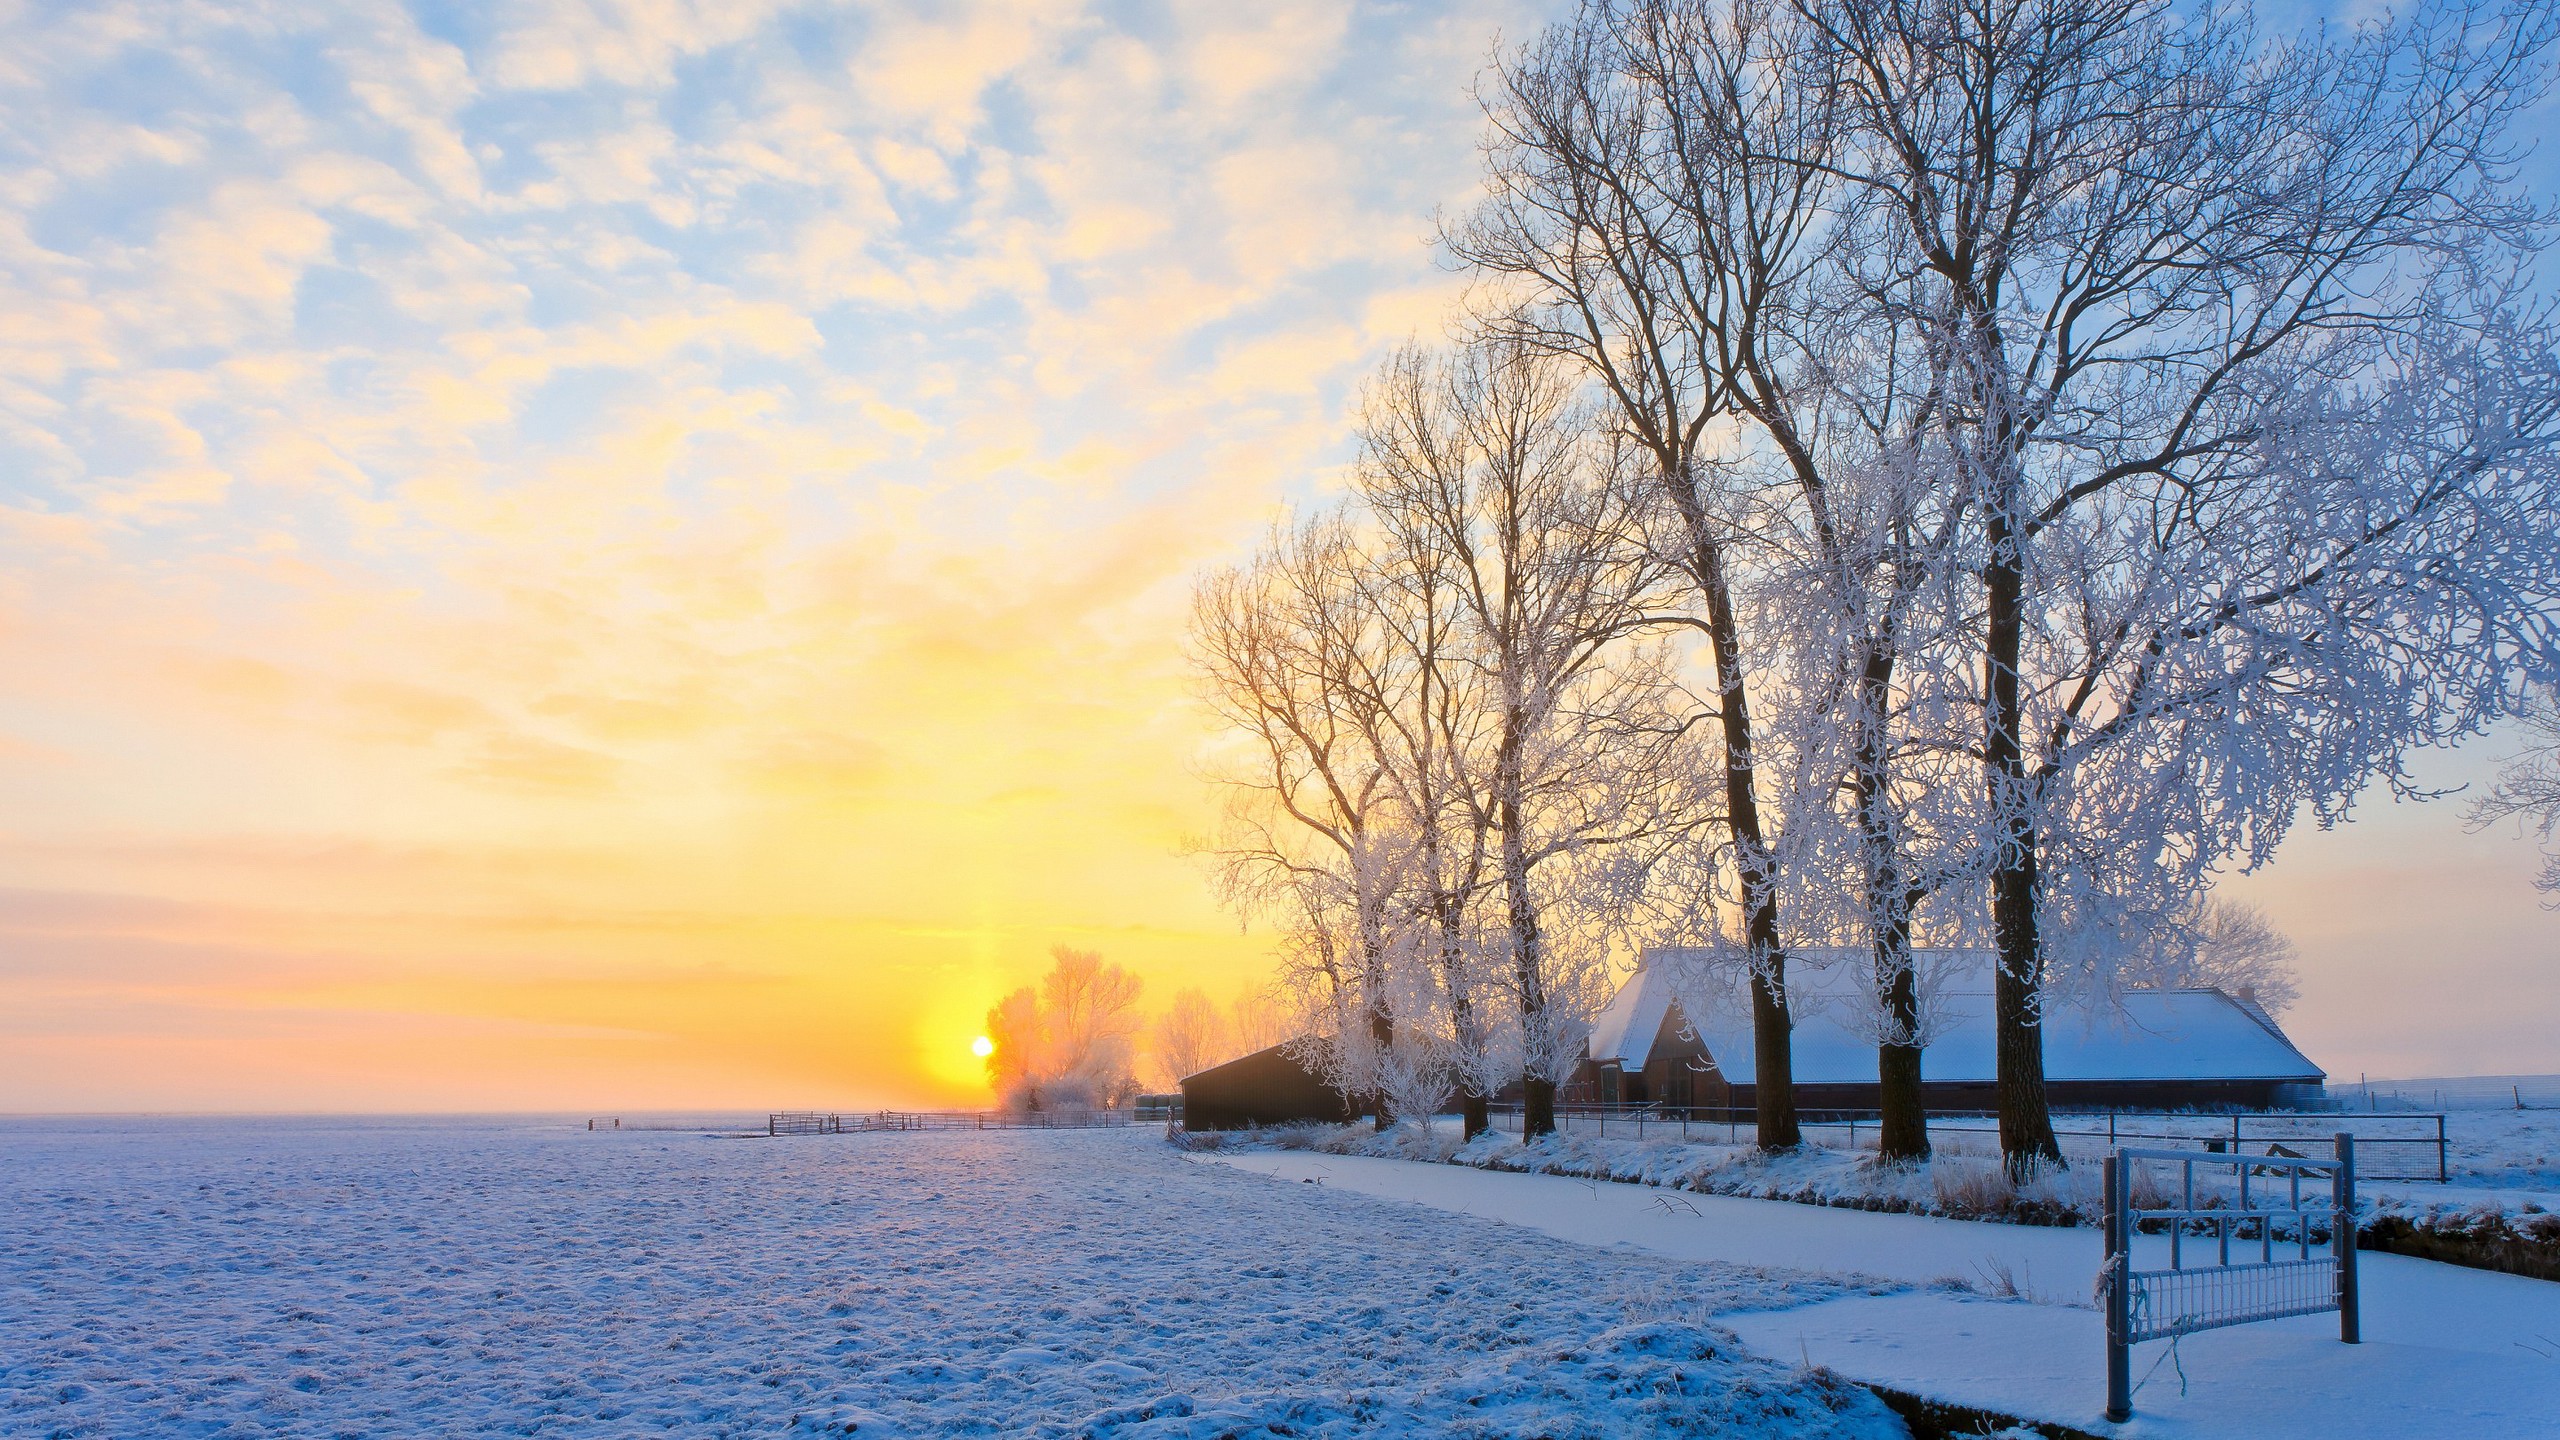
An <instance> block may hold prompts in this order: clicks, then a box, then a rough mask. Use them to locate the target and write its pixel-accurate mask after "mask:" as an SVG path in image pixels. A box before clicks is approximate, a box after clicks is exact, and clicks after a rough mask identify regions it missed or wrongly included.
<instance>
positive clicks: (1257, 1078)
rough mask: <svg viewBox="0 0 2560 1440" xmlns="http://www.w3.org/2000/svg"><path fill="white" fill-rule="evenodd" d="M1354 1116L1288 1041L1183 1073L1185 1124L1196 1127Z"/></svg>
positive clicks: (1225, 1127)
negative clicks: (1296, 1055) (1293, 1053)
mask: <svg viewBox="0 0 2560 1440" xmlns="http://www.w3.org/2000/svg"><path fill="white" fill-rule="evenodd" d="M1350 1118H1352V1114H1351V1107H1350V1106H1349V1105H1348V1104H1346V1103H1344V1101H1343V1098H1342V1093H1341V1092H1340V1091H1338V1090H1335V1089H1333V1088H1332V1087H1330V1086H1328V1085H1326V1084H1325V1083H1324V1081H1322V1080H1320V1079H1318V1078H1316V1075H1315V1074H1314V1072H1312V1071H1310V1070H1308V1069H1307V1068H1306V1067H1305V1066H1303V1065H1301V1064H1299V1063H1298V1062H1297V1061H1296V1060H1295V1059H1293V1058H1292V1057H1291V1056H1290V1055H1289V1053H1288V1047H1286V1046H1285V1045H1274V1046H1272V1047H1271V1048H1270V1049H1268V1050H1256V1051H1254V1052H1253V1053H1252V1054H1250V1055H1246V1056H1243V1057H1241V1058H1239V1059H1235V1060H1230V1061H1228V1062H1227V1063H1225V1064H1224V1065H1212V1066H1210V1067H1209V1068H1208V1069H1206V1070H1202V1071H1200V1072H1198V1073H1197V1074H1193V1075H1186V1076H1184V1077H1182V1123H1183V1126H1184V1128H1186V1129H1191V1130H1240V1129H1243V1128H1244V1127H1245V1126H1248V1125H1285V1124H1288V1123H1290V1122H1291V1121H1296V1120H1333V1121H1342V1120H1349V1119H1350Z"/></svg>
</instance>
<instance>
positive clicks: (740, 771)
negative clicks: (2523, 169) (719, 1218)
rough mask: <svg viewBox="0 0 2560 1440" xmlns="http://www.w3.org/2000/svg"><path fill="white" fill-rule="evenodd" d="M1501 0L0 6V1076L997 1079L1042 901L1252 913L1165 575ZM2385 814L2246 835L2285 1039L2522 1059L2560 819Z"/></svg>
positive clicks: (687, 1085)
mask: <svg viewBox="0 0 2560 1440" xmlns="http://www.w3.org/2000/svg"><path fill="white" fill-rule="evenodd" d="M1540 8H1541V7H1539V6H1538V5H1535V4H1532V3H1529V0H1520V3H1515V4H1508V5H1505V4H1491V5H1487V4H1451V5H1446V6H1430V5H1419V4H1413V5H1344V4H1331V3H1304V4H1292V3H1278V0H1275V3H1257V4H1254V5H1249V6H1229V5H1209V4H1181V5H1147V4H1090V5H1080V4H1074V3H1065V0H1060V3H1044V4H1006V3H965V0H935V3H932V4H880V5H851V6H827V5H806V4H771V3H746V0H718V3H714V0H704V3H698V4H697V3H684V0H574V3H572V0H562V3H552V0H519V3H506V4H495V3H493V4H487V5H466V6H457V7H415V8H413V7H405V6H399V5H391V4H372V3H358V0H349V3H331V4H310V5H293V4H260V3H254V0H241V3H237V4H228V5H212V4H187V3H173V4H140V3H121V0H102V3H83V4H78V5H60V6H50V7H47V6H15V7H0V292H5V293H4V294H0V300H4V301H5V303H0V1110H63V1109H103V1110H125V1109H214V1110H460V1109H542V1110H581V1109H651V1108H659V1109H663V1108H691V1107H706V1108H709V1107H740V1108H747V1109H756V1108H783V1107H796V1106H802V1105H827V1106H855V1105H872V1104H882V1105H887V1104H901V1105H903V1104H971V1103H979V1102H982V1101H983V1100H984V1099H985V1094H986V1092H985V1089H984V1086H983V1083H982V1078H981V1075H980V1070H979V1065H978V1061H977V1060H976V1059H975V1057H973V1056H972V1055H971V1054H970V1053H969V1048H968V1047H969V1042H970V1041H971V1039H972V1038H974V1037H975V1036H976V1034H977V1032H978V1029H979V1021H980V1017H981V1016H983V1014H984V1012H985V1010H986V1008H987V1007H988V1005H989V1004H991V1003H992V1002H993V1001H994V1000H995V999H996V998H997V997H998V996H999V995H1001V994H1002V993H1003V992H1004V991H1005V990H1008V989H1010V988H1012V987H1013V986H1015V985H1018V984H1022V983H1025V982H1027V981H1029V980H1031V979H1033V978H1034V977H1035V976H1036V975H1037V973H1038V972H1039V971H1040V970H1041V969H1042V968H1044V966H1045V957H1046V952H1047V951H1048V949H1049V948H1050V947H1051V946H1052V945H1054V944H1061V943H1064V944H1073V945H1077V946H1081V947H1086V948H1092V949H1097V950H1100V951H1102V952H1103V953H1104V954H1105V955H1106V956H1107V957H1108V958H1111V959H1113V960H1115V961H1118V962H1120V963H1122V964H1125V965H1127V966H1129V967H1130V968H1132V969H1133V970H1135V971H1137V972H1138V973H1139V974H1140V975H1141V976H1142V977H1144V979H1145V981H1146V984H1147V986H1148V987H1149V996H1150V999H1151V1000H1152V1001H1154V1002H1158V1003H1160V1002H1162V1001H1163V1000H1164V999H1166V998H1167V997H1168V996H1169V995H1170V994H1171V992H1172V991H1173V990H1175V989H1177V988H1180V987H1183V986H1187V985H1198V986H1200V987H1202V988H1204V989H1206V990H1208V991H1209V992H1210V993H1211V994H1212V995H1213V996H1217V997H1219V998H1222V999H1223V998H1226V997H1229V996H1233V995H1236V994H1239V993H1241V992H1243V991H1244V990H1246V989H1247V988H1249V987H1251V986H1253V985H1254V984H1256V983H1258V981H1259V979H1260V978H1261V973H1262V967H1263V961H1262V958H1261V957H1262V956H1263V954H1264V951H1265V948H1266V946H1267V944H1268V937H1267V936H1266V935H1263V934H1261V933H1259V932H1255V933H1246V932H1244V931H1242V930H1241V929H1240V927H1239V926H1238V925H1237V924H1236V923H1235V921H1234V920H1233V918H1232V917H1230V916H1228V915H1226V914H1224V913H1222V912H1221V911H1220V910H1219V909H1218V908H1217V906H1216V905H1215V903H1214V902H1213V900H1212V897H1211V895H1210V893H1209V890H1208V887H1207V885H1206V883H1205V877H1204V874H1203V872H1202V870H1201V868H1200V867H1199V865H1198V864H1197V863H1196V862H1195V861H1194V860H1192V859H1189V858H1186V856H1185V855H1184V853H1183V846H1184V841H1185V839H1186V837H1188V836H1191V835H1194V834H1197V833H1199V832H1200V831H1202V830H1203V829H1205V828H1206V827H1207V826H1208V825H1209V824H1210V822H1211V819H1212V814H1213V806H1214V801H1213V798H1212V796H1211V795H1210V794H1209V792H1208V790H1207V788H1206V787H1205V786H1204V785H1203V783H1202V782H1201V780H1200V779H1199V778H1198V771H1197V766H1196V764H1195V758H1196V756H1197V755H1198V754H1199V752H1200V750H1201V747H1202V745H1203V744H1204V742H1205V740H1206V738H1207V735H1208V730H1207V728H1206V727H1207V725H1208V720H1207V717H1206V716H1205V714H1203V713H1202V711H1201V710H1200V709H1199V707H1198V706H1197V705H1196V704H1195V703H1194V702H1193V700H1192V699H1191V697H1190V695H1189V692H1188V688H1187V682H1186V680H1185V677H1184V671H1183V666H1182V660H1181V654H1180V635H1181V616H1182V610H1183V605H1184V601H1185V597H1186V594H1187V590H1188V586H1189V582H1190V577H1191V576H1192V575H1193V574H1194V573H1195V572H1197V571H1198V570H1199V569H1200V567H1202V566H1204V565H1207V564H1212V563H1216V562H1220V561H1224V560H1229V559H1232V558H1235V557H1237V556H1239V555H1240V554H1241V553H1243V551H1244V550H1246V549H1247V548H1248V547H1249V546H1250V544H1251V543H1252V541H1253V540H1254V538H1255V537H1256V534H1257V532H1258V531H1259V530H1260V529H1261V528H1262V527H1263V526H1264V525H1266V524H1267V523H1268V522H1269V520H1270V519H1271V517H1272V516H1273V515H1274V514H1275V513H1277V511H1278V510H1279V508H1280V507H1281V506H1283V505H1285V504H1287V503H1289V502H1291V501H1293V500H1302V499H1304V498H1306V497H1308V496H1311V495H1316V494H1321V493H1324V492H1325V491H1326V490H1328V489H1329V488H1330V487H1331V486H1332V485H1333V484H1335V483H1336V477H1337V476H1338V473H1339V470H1340V467H1341V465H1342V464H1343V462H1344V461H1345V459H1346V458H1347V455H1348V451H1349V432H1348V424H1347V410H1348V406H1349V402H1350V399H1351V396H1352V395H1353V393H1354V391H1355V388H1356V386H1357V384H1358V381H1359V379H1360V377H1361V375H1362V374H1363V373H1364V372H1365V371H1366V370H1367V369H1369V368H1370V367H1371V366H1373V365H1374V364H1375V363H1376V362H1377V361H1378V359H1379V358H1381V357H1382V356H1383V354H1384V353H1385V352H1386V351H1387V350H1388V349H1389V348H1390V347H1392V346H1393V345H1395V344H1396V343H1398V342H1399V341H1401V340H1403V339H1405V338H1407V337H1409V336H1413V335H1417V334H1422V335H1428V334H1430V333H1433V332H1434V331H1435V330H1436V329H1437V327H1438V326H1439V324H1440V321H1441V317H1442V316H1444V315H1445V314H1446V313H1447V312H1448V309H1449V307H1450V305H1451V303H1452V302H1453V300H1454V299H1455V297H1456V295H1457V293H1458V290H1459V287H1460V283H1461V282H1460V280H1459V278H1458V277H1457V276H1455V275H1453V274H1452V273H1451V272H1450V271H1449V270H1448V269H1447V268H1446V267H1445V266H1443V265H1442V264H1441V263H1440V262H1439V259H1438V257H1437V256H1436V254H1435V252H1434V251H1433V248H1432V244H1431V233H1432V216H1433V214H1434V212H1435V210H1438V209H1442V208H1454V207H1458V206H1462V205H1464V204H1465V203H1466V200H1467V197H1468V195H1469V194H1470V191H1471V186H1472V183H1473V171H1474V166H1475V151H1474V144H1475V139H1476V134H1477V116H1476V112H1475V109H1474V106H1473V102H1472V101H1471V100H1470V98H1469V95H1468V85H1469V82H1470V80H1471V78H1472V77H1473V76H1474V74H1475V73H1476V72H1477V70H1478V69H1479V68H1480V67H1481V65H1482V64H1483V62H1484V60H1485V58H1486V57H1487V55H1488V54H1489V53H1490V52H1491V50H1492V48H1493V46H1494V44H1495V43H1496V37H1497V34H1498V33H1504V34H1508V35H1510V36H1512V37H1513V38H1515V39H1517V38H1526V37H1527V36H1528V35H1529V34H1530V33H1532V32H1533V31H1534V29H1535V27H1536V24H1537V22H1538V17H1539V10H1540ZM2535 173H2536V174H2537V175H2541V176H2548V175H2550V174H2553V173H2555V172H2554V169H2553V167H2552V166H2550V165H2548V164H2545V163H2544V162H2543V161H2541V160H2537V161H2536V162H2535ZM2546 188H2548V187H2546ZM2499 743H2500V742H2499V741H2498V740H2497V739H2496V738H2494V737H2493V738H2492V739H2491V740H2490V741H2488V742H2483V743H2482V744H2478V745H2474V746H2472V747H2469V748H2467V749H2466V750H2464V751H2463V752H2461V753H2459V754H2455V755H2449V756H2443V757H2436V758H2433V759H2431V760H2430V761H2429V762H2428V764H2427V766H2426V767H2425V773H2426V774H2428V775H2430V776H2432V777H2435V778H2436V779H2438V780H2440V781H2442V782H2443V783H2446V784H2459V783H2463V782H2464V781H2476V780H2477V779H2478V778H2480V777H2481V776H2484V775H2486V774H2487V773H2489V770H2490V769H2491V768H2492V764H2493V762H2494V759H2495V754H2496V750H2497V746H2498V744H2499ZM2359 814H2360V818H2359V820H2358V821H2357V823H2355V824H2354V825H2351V826H2349V827H2348V828H2346V829H2344V830H2342V831H2339V832H2336V833H2333V834H2325V835H2323V834H2306V835H2303V836H2299V837H2297V838H2296V839H2294V840H2292V841H2290V842H2288V844H2287V846H2286V848H2285V850H2284V852H2283V853H2282V854H2281V855H2280V856H2279V858H2278V860H2277V862H2276V864H2275V865H2274V867H2273V868H2272V869H2271V870H2270V871H2269V872H2267V873H2265V874H2263V875H2259V876H2252V877H2244V878H2243V879H2241V880H2239V881H2236V882H2234V883H2235V888H2236V889H2237V890H2238V891H2239V892H2240V893H2242V894H2243V895H2244V896H2246V897H2247V898H2250V899H2253V900H2256V901H2258V902H2259V903H2261V904H2263V905H2265V906H2266V907H2267V908H2268V909H2269V910H2270V912H2271V913H2273V915H2274V916H2275V918H2276V919H2277V920H2278V922H2279V923H2280V924H2282V925H2283V926H2284V927H2285V928H2286V929H2287V930H2288V931H2289V932H2290V933H2291V934H2292V935H2293V936H2294V938H2295V939H2296V940H2297V942H2298V943H2299V944H2300V945H2301V947H2302V949H2303V952H2304V964H2303V972H2304V973H2303V992H2304V998H2303V1000H2302V1002H2301V1004H2300V1006H2299V1007H2298V1009H2297V1010H2296V1012H2295V1014H2294V1015H2293V1016H2292V1017H2291V1019H2292V1021H2293V1028H2294V1030H2295V1033H2296V1037H2297V1039H2299V1040H2300V1041H2301V1042H2302V1043H2303V1045H2304V1046H2305V1048H2306V1049H2308V1050H2309V1051H2310V1053H2311V1054H2312V1055H2313V1057H2314V1058H2315V1059H2318V1060H2321V1061H2322V1062H2323V1063H2325V1064H2326V1065H2328V1067H2329V1068H2330V1070H2331V1071H2332V1072H2333V1073H2335V1074H2343V1075H2347V1076H2350V1077H2351V1076H2352V1075H2353V1074H2354V1073H2356V1072H2359V1071H2363V1072H2368V1073H2371V1074H2375V1075H2386V1074H2389V1075H2412V1074H2448V1073H2475V1072H2484V1071H2502V1070H2525V1071H2560V1042H2554V1041H2553V1040H2552V1039H2551V1038H2550V1037H2551V1033H2552V1032H2553V1031H2555V1030H2560V1025H2555V1024H2554V1021H2555V1018H2560V966H2555V965H2554V964H2553V963H2552V962H2553V960H2554V959H2555V958H2560V915H2554V914H2551V913H2550V912H2547V911H2544V910H2542V909H2540V908H2539V907H2538V905H2537V903H2536V900H2537V897H2536V896H2535V895H2534V893H2533V892H2532V890H2531V888H2530V884H2529V880H2530V876H2531V874H2532V872H2533V870H2534V868H2535V866H2536V863H2537V861H2536V857H2535V853H2534V850H2533V847H2532V845H2531V844H2530V843H2529V842H2527V841H2526V840H2524V839H2522V838H2521V837H2518V836H2516V835H2514V834H2513V833H2511V832H2493V833H2489V834H2483V835H2474V834H2470V833H2468V832H2467V831H2466V830H2465V829H2464V827H2463V825H2462V823H2461V817H2460V803H2459V801H2458V800H2454V801H2444V802H2438V803H2435V804H2433V805H2428V806H2395V805H2391V804H2389V803H2388V802H2387V801H2383V802H2376V803H2373V804H2368V805H2367V806H2365V807H2364V808H2363V809H2362V810H2361V811H2360V812H2359Z"/></svg>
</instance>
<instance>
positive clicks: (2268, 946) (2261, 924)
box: [2123, 894, 2301, 1015]
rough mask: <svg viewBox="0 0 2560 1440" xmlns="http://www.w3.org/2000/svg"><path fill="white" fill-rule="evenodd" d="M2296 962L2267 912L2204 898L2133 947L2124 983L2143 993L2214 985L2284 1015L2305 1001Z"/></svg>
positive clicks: (2250, 906) (2236, 902) (2294, 956)
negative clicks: (2296, 1001) (2298, 979)
mask: <svg viewBox="0 0 2560 1440" xmlns="http://www.w3.org/2000/svg"><path fill="white" fill-rule="evenodd" d="M2296 958H2297V957H2296V954H2295V951H2294V948H2293V942H2292V941H2291V940H2289V939H2287V938H2285V934H2284V932H2283V931H2281V930H2278V929H2277V928H2276V927H2275V922H2273V921H2271V920H2269V919H2268V918H2267V914H2266V912H2265V911H2263V910H2260V909H2259V908H2258V907H2256V906H2254V905H2246V904H2242V903H2241V902H2239V901H2237V900H2218V899H2215V898H2214V897H2213V896H2211V895H2209V894H2208V895H2201V896H2198V897H2197V898H2196V899H2195V901H2194V902H2193V903H2192V904H2190V905H2189V906H2188V907H2187V908H2186V909H2185V910H2184V911H2182V912H2181V913H2179V914H2177V915H2176V916H2174V917H2172V919H2171V922H2170V923H2167V924H2163V925H2161V926H2160V927H2159V928H2158V929H2157V930H2156V931H2154V933H2153V934H2152V935H2150V936H2149V937H2148V938H2147V940H2146V941H2145V943H2143V944H2141V945H2138V946H2136V947H2135V948H2134V950H2133V952H2132V954H2131V956H2130V958H2129V959H2128V960H2127V961H2126V965H2125V973H2124V976H2123V983H2124V984H2125V985H2126V986H2127V987H2128V988H2132V989H2139V990H2192V989H2199V988H2202V987H2205V986H2211V987H2212V988H2214V989H2217V990H2220V991H2222V992H2223V993H2224V994H2227V995H2236V996H2238V997H2240V998H2241V999H2243V1000H2247V1001H2250V1002H2251V1003H2253V1004H2256V1005H2258V1006H2260V1007H2262V1008H2264V1009H2265V1010H2266V1012H2267V1013H2268V1014H2270V1015H2281V1014H2283V1013H2284V1012H2285V1011H2287V1010H2289V1009H2292V1008H2293V1002H2294V1001H2295V1000H2296V999H2298V998H2300V996H2301V987H2300V985H2299V983H2298V982H2297V981H2296V979H2295V976H2294V965H2295V960H2296Z"/></svg>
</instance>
